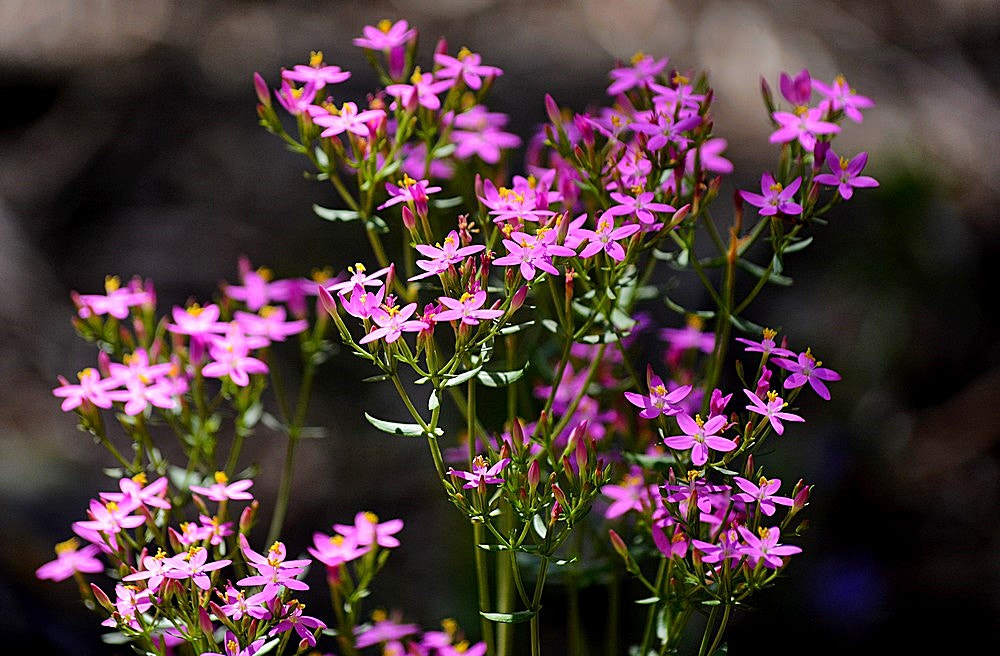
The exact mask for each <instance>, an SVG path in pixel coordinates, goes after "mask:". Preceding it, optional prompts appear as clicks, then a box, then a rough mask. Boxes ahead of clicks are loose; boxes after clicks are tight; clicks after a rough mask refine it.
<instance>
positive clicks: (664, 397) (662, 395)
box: [625, 374, 692, 419]
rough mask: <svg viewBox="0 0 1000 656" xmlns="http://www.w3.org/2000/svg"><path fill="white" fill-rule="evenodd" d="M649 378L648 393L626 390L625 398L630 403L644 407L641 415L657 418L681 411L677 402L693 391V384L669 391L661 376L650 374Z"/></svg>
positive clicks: (647, 417)
mask: <svg viewBox="0 0 1000 656" xmlns="http://www.w3.org/2000/svg"><path fill="white" fill-rule="evenodd" d="M648 378H649V394H648V395H643V394H639V393H637V392H625V398H626V399H628V402H629V403H631V404H632V405H634V406H637V407H640V408H642V412H640V413H639V416H640V417H642V418H643V419H656V418H657V417H659V416H660V415H663V416H665V417H670V416H672V415H676V414H677V413H678V412H680V411H681V409H680V407H678V405H677V404H678V403H680V402H681V401H682V400H683V399H684V398H685V397H686V396H687V395H688V394H690V393H691V389H692V388H691V386H690V385H684V386H682V387H678V388H676V389H673V390H671V391H670V392H668V391H667V388H666V387H665V386H664V385H663V381H662V380H661V379H660V377H659V376H657V375H655V374H650V375H649V376H648Z"/></svg>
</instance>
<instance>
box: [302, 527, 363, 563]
mask: <svg viewBox="0 0 1000 656" xmlns="http://www.w3.org/2000/svg"><path fill="white" fill-rule="evenodd" d="M356 537H357V533H356V532H355V533H354V534H353V535H352V539H348V538H346V537H344V536H343V535H339V534H338V535H326V534H325V533H319V532H317V533H313V545H314V546H313V547H306V551H308V552H309V553H310V554H311V555H312V557H313V558H315V559H316V560H318V561H319V562H321V563H323V564H324V565H326V566H327V567H328V568H337V567H339V566H340V565H341V564H342V563H349V562H351V561H352V560H355V559H357V558H360V557H361V556H363V555H365V554H366V553H368V552H369V551H370V550H371V546H370V545H366V546H359V545H358V543H357V540H356Z"/></svg>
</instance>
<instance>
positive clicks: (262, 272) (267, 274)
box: [257, 267, 274, 282]
mask: <svg viewBox="0 0 1000 656" xmlns="http://www.w3.org/2000/svg"><path fill="white" fill-rule="evenodd" d="M257 275H258V276H260V277H261V278H262V279H263V280H264V282H271V281H272V280H274V271H271V270H270V269H268V268H267V267H261V268H259V269H257Z"/></svg>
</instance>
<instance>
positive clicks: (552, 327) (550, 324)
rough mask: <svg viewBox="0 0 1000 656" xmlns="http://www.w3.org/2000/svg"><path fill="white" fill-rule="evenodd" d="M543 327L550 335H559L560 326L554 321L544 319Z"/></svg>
mask: <svg viewBox="0 0 1000 656" xmlns="http://www.w3.org/2000/svg"><path fill="white" fill-rule="evenodd" d="M542 327H543V328H545V330H547V331H549V332H550V333H555V334H557V335H558V334H559V324H557V323H556V322H555V321H553V320H552V319H542Z"/></svg>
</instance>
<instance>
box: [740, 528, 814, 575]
mask: <svg viewBox="0 0 1000 656" xmlns="http://www.w3.org/2000/svg"><path fill="white" fill-rule="evenodd" d="M737 528H738V530H739V532H740V535H741V536H742V537H743V542H744V544H743V545H742V546H740V547H739V551H740V553H741V554H743V555H745V556H746V557H747V561H748V562H749V563H750V566H751V567H756V566H757V563H758V562H760V561H763V562H764V567H766V568H768V569H778V568H779V567H781V565H782V564H783V561H782V559H781V556H791V555H793V554H797V553H802V549H800V548H799V547H795V546H792V545H790V544H778V539H779V538H780V537H781V530H780V529H779V528H778V527H777V526H772V527H770V528H764V527H761V528H759V529H757V531H758V533H759V535H760V537H758V536H756V535H754V534H753V533H751V532H750V531H749V530H748V529H747V528H746V527H744V526H739V527H737Z"/></svg>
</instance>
